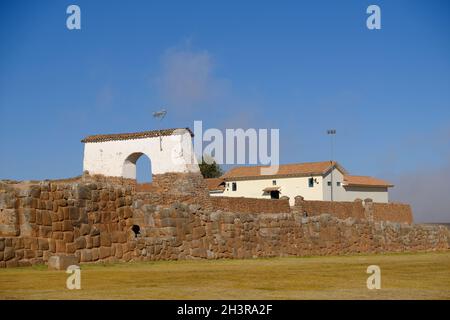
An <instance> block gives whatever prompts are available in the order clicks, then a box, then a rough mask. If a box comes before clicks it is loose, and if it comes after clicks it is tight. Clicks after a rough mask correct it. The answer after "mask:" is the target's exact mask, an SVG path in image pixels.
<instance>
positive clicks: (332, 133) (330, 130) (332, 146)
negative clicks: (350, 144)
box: [327, 129, 336, 201]
mask: <svg viewBox="0 0 450 320" xmlns="http://www.w3.org/2000/svg"><path fill="white" fill-rule="evenodd" d="M327 135H330V136H331V160H330V163H331V201H333V166H334V161H333V157H334V155H333V153H334V136H335V135H336V129H329V130H327Z"/></svg>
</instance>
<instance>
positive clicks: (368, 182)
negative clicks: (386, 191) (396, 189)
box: [344, 175, 394, 187]
mask: <svg viewBox="0 0 450 320" xmlns="http://www.w3.org/2000/svg"><path fill="white" fill-rule="evenodd" d="M344 186H355V187H357V186H362V187H393V186H394V185H393V184H391V183H389V182H387V181H385V180H381V179H378V178H373V177H368V176H348V175H346V176H344Z"/></svg>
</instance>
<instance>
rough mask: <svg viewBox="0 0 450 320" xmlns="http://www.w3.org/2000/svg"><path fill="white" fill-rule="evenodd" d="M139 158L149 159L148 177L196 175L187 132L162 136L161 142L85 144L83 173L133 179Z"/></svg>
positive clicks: (137, 140) (195, 161) (150, 139)
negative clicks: (150, 170)
mask: <svg viewBox="0 0 450 320" xmlns="http://www.w3.org/2000/svg"><path fill="white" fill-rule="evenodd" d="M160 146H161V147H162V150H161V147H160ZM142 154H145V155H146V156H147V157H149V158H150V161H151V165H152V174H163V173H167V172H199V171H200V170H199V167H198V163H197V159H196V157H195V155H194V152H193V146H192V138H191V135H190V133H189V132H188V131H187V130H184V131H182V132H181V133H179V134H174V135H171V136H162V137H161V140H160V137H151V138H142V139H133V140H114V141H105V142H89V143H85V145H84V160H83V170H84V171H86V170H87V171H89V173H90V174H103V175H106V176H113V177H124V178H131V179H136V161H137V159H138V158H139V157H140V156H141V155H142Z"/></svg>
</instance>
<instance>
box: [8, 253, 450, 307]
mask: <svg viewBox="0 0 450 320" xmlns="http://www.w3.org/2000/svg"><path fill="white" fill-rule="evenodd" d="M371 264H376V265H379V266H380V268H381V274H382V289H381V290H368V289H367V288H366V279H367V277H368V274H366V268H367V266H369V265H371ZM81 269H82V276H81V277H82V279H81V286H82V289H81V290H68V289H66V287H65V282H66V278H67V276H68V275H67V274H66V273H65V272H63V271H49V270H47V269H46V267H45V266H39V267H30V268H16V269H0V299H450V252H443V253H418V254H386V255H356V256H340V257H336V256H333V257H306V258H298V257H289V258H270V259H253V260H214V261H212V260H195V261H192V260H191V261H158V262H142V263H120V264H109V265H105V264H89V265H82V267H81Z"/></svg>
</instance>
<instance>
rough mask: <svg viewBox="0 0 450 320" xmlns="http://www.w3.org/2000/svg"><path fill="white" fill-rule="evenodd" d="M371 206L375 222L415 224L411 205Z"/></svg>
mask: <svg viewBox="0 0 450 320" xmlns="http://www.w3.org/2000/svg"><path fill="white" fill-rule="evenodd" d="M367 205H368V203H367V202H366V207H367ZM371 205H372V206H373V220H375V221H393V222H396V221H399V222H405V223H412V222H413V215H412V210H411V206H410V205H409V204H403V203H375V202H372V203H371ZM369 206H370V204H369ZM366 210H367V209H366Z"/></svg>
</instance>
